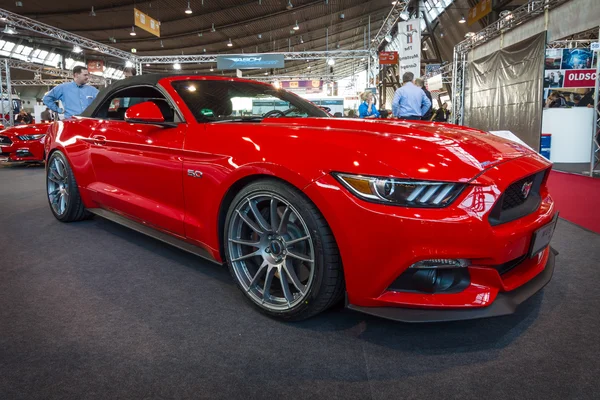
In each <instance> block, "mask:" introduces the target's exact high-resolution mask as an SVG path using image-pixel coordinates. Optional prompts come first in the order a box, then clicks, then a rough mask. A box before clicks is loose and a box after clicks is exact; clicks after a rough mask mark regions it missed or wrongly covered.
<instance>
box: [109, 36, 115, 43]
mask: <svg viewBox="0 0 600 400" xmlns="http://www.w3.org/2000/svg"><path fill="white" fill-rule="evenodd" d="M108 41H109V42H111V43H117V39H115V38H114V37H112V36H111V37H109V38H108Z"/></svg>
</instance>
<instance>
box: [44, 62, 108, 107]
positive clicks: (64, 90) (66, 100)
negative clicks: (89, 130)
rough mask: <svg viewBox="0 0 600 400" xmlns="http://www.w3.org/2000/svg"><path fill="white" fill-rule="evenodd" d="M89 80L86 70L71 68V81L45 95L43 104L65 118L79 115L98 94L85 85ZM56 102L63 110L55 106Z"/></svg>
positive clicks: (93, 88)
mask: <svg viewBox="0 0 600 400" xmlns="http://www.w3.org/2000/svg"><path fill="white" fill-rule="evenodd" d="M89 80H90V74H89V72H88V70H87V68H86V67H83V66H80V65H78V66H76V67H75V68H73V81H72V82H66V83H61V84H60V85H58V86H56V87H55V88H54V89H52V90H51V91H49V92H48V93H46V95H45V96H44V98H43V101H44V104H45V105H46V107H48V108H49V109H51V110H52V111H54V112H56V113H59V114H64V115H65V118H71V117H72V116H74V115H79V114H81V113H82V112H83V110H85V109H86V108H87V107H88V106H89V105H90V104H91V103H92V101H93V100H94V99H95V98H96V95H97V94H98V89H96V88H95V87H93V86H89V85H86V83H88V81H89ZM58 100H60V101H62V104H63V107H64V108H59V107H58V106H57V105H56V102H57V101H58Z"/></svg>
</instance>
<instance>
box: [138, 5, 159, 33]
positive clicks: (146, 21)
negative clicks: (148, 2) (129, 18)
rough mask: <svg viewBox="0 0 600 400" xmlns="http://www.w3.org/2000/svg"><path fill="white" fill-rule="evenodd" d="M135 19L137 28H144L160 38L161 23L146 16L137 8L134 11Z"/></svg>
mask: <svg viewBox="0 0 600 400" xmlns="http://www.w3.org/2000/svg"><path fill="white" fill-rule="evenodd" d="M133 19H134V21H135V26H137V27H140V28H142V29H143V30H145V31H146V32H149V33H151V34H153V35H154V36H158V37H160V22H158V21H157V20H155V19H154V18H151V17H150V16H149V15H147V14H144V13H143V12H141V11H140V10H138V9H137V8H134V9H133Z"/></svg>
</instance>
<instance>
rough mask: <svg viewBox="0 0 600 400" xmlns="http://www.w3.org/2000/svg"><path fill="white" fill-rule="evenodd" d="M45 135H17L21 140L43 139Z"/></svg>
mask: <svg viewBox="0 0 600 400" xmlns="http://www.w3.org/2000/svg"><path fill="white" fill-rule="evenodd" d="M44 136H45V134H44V133H42V134H40V135H21V136H17V137H18V138H19V140H38V139H41V138H43V137H44Z"/></svg>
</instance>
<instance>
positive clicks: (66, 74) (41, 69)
mask: <svg viewBox="0 0 600 400" xmlns="http://www.w3.org/2000/svg"><path fill="white" fill-rule="evenodd" d="M0 60H2V59H1V58H0ZM4 60H6V62H7V63H8V66H9V67H10V68H15V69H22V70H25V71H32V72H33V73H37V74H45V75H50V76H55V77H58V78H64V79H70V78H71V77H72V75H73V74H72V72H71V71H69V70H66V69H62V68H54V67H48V66H45V65H39V64H32V63H30V62H27V61H21V60H15V59H12V58H4ZM89 83H90V84H92V85H104V83H105V79H104V78H103V77H101V76H97V75H90V81H89Z"/></svg>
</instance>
